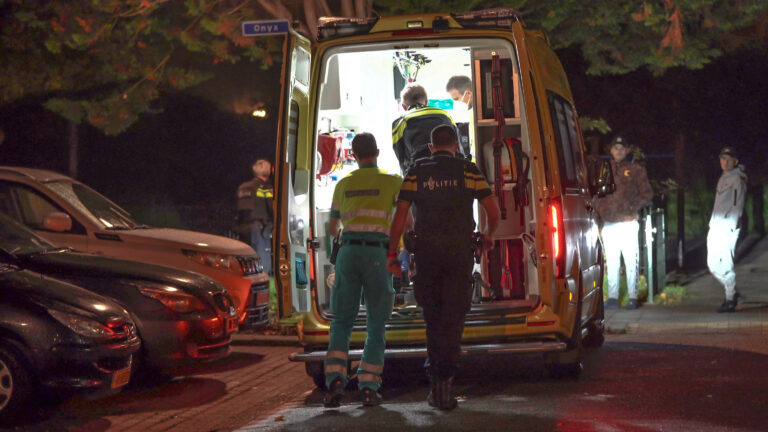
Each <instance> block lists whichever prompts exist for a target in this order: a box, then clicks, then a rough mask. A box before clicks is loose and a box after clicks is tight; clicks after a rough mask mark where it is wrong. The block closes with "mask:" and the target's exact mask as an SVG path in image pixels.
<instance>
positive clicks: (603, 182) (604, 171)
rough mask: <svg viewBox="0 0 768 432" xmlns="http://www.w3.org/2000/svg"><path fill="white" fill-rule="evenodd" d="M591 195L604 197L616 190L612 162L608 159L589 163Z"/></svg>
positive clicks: (594, 160)
mask: <svg viewBox="0 0 768 432" xmlns="http://www.w3.org/2000/svg"><path fill="white" fill-rule="evenodd" d="M588 165H589V193H590V194H591V195H597V196H598V197H604V196H606V195H610V194H612V193H613V192H614V191H615V190H616V183H614V181H613V170H612V169H611V162H610V161H609V160H607V159H593V160H591V161H590V162H589V164H588Z"/></svg>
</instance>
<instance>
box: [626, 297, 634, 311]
mask: <svg viewBox="0 0 768 432" xmlns="http://www.w3.org/2000/svg"><path fill="white" fill-rule="evenodd" d="M624 309H626V310H635V309H637V300H635V299H629V301H628V302H627V305H626V306H624Z"/></svg>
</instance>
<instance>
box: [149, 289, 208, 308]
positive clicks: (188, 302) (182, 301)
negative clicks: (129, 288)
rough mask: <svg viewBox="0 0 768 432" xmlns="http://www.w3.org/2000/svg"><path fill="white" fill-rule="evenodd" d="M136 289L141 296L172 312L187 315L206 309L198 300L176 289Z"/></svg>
mask: <svg viewBox="0 0 768 432" xmlns="http://www.w3.org/2000/svg"><path fill="white" fill-rule="evenodd" d="M137 288H138V290H139V292H140V293H141V294H143V295H145V296H147V297H149V298H153V299H155V300H157V301H159V302H160V303H162V304H163V306H165V307H167V308H168V309H170V310H172V311H174V312H179V313H187V312H194V311H201V310H205V309H207V308H206V306H205V304H204V303H203V302H202V301H200V299H199V298H197V297H195V296H193V295H192V294H187V293H185V292H182V291H179V290H178V288H174V287H150V286H141V285H139V286H137Z"/></svg>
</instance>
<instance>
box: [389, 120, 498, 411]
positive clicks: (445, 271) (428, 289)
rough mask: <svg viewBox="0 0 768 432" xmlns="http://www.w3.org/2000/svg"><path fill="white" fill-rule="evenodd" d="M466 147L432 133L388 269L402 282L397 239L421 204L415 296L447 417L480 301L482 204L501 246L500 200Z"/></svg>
mask: <svg viewBox="0 0 768 432" xmlns="http://www.w3.org/2000/svg"><path fill="white" fill-rule="evenodd" d="M458 146H459V143H458V137H457V135H456V130H455V128H453V127H451V126H448V125H442V126H438V127H436V128H435V129H434V130H433V131H432V134H431V143H430V144H429V147H430V149H431V151H432V156H431V157H429V158H426V159H420V160H418V161H417V162H416V163H415V164H414V165H413V166H412V167H411V168H410V169H409V170H408V174H407V175H406V177H405V179H404V180H403V186H402V188H401V189H400V195H398V198H397V209H396V210H395V217H394V219H393V220H392V229H391V231H390V233H389V236H390V237H389V238H390V241H389V251H388V253H387V257H388V258H389V260H388V263H387V267H388V268H389V270H390V271H391V272H392V273H394V274H395V275H397V274H398V273H399V271H400V268H399V263H398V261H397V255H396V251H397V247H398V241H397V239H398V238H400V235H402V233H403V230H404V227H405V225H406V221H407V218H408V214H409V210H410V209H411V206H412V205H413V207H414V219H415V226H414V231H415V233H416V240H415V248H414V250H413V252H414V254H415V255H416V276H415V277H414V294H415V296H416V301H417V302H418V304H419V306H421V308H422V310H423V312H424V321H425V323H426V326H427V361H426V362H425V366H426V368H427V371H428V373H429V376H430V382H431V385H432V388H431V391H430V393H429V396H428V397H427V402H428V403H429V405H431V406H433V407H435V408H439V409H446V410H450V409H453V408H455V407H456V405H457V402H456V399H455V397H454V396H453V395H452V394H451V381H452V380H453V376H454V374H455V373H456V370H457V368H458V362H459V356H460V354H461V338H462V334H463V331H464V319H465V315H466V314H467V312H469V310H470V308H471V302H472V288H473V286H472V267H473V265H474V250H475V246H476V245H475V242H474V239H473V233H474V230H475V219H474V212H473V205H474V202H475V200H477V201H479V203H480V206H481V207H482V208H483V210H484V212H482V213H484V214H485V215H486V220H487V223H486V224H485V233H484V237H483V239H484V241H483V245H482V246H483V248H484V249H490V248H491V247H493V240H494V238H493V234H494V232H495V230H496V227H497V226H498V223H499V217H500V216H499V207H498V204H497V203H496V197H494V196H493V194H492V192H491V189H490V188H489V187H488V183H487V182H486V181H485V177H483V174H482V173H480V170H479V169H478V168H477V166H476V165H475V164H473V163H472V162H470V161H467V160H465V159H460V158H457V157H456V156H455V154H456V151H457V149H458ZM482 213H481V214H482Z"/></svg>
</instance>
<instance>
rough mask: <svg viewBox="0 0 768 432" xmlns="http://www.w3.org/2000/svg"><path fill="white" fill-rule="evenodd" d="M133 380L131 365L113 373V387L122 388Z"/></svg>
mask: <svg viewBox="0 0 768 432" xmlns="http://www.w3.org/2000/svg"><path fill="white" fill-rule="evenodd" d="M130 380H131V367H130V366H129V367H127V368H125V369H120V370H119V371H117V372H115V373H114V375H112V388H113V389H116V388H120V387H122V386H124V385H126V384H128V382H129V381H130Z"/></svg>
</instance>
